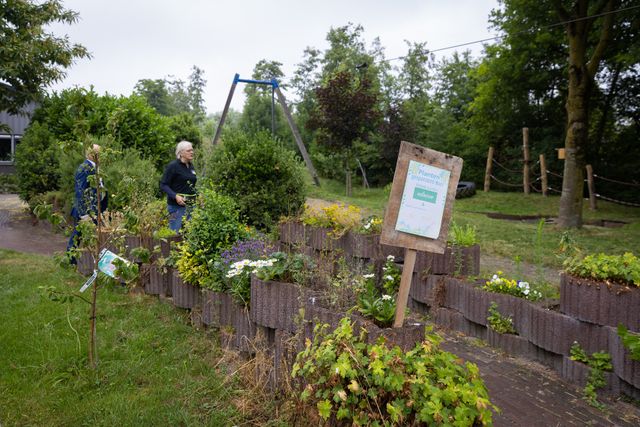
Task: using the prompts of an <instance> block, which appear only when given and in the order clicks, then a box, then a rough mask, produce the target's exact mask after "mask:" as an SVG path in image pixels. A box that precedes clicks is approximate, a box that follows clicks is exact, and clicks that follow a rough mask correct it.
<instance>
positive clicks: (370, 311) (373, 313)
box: [358, 255, 401, 327]
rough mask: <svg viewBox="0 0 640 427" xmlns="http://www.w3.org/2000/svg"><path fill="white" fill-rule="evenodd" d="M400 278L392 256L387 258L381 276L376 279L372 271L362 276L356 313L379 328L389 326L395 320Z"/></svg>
mask: <svg viewBox="0 0 640 427" xmlns="http://www.w3.org/2000/svg"><path fill="white" fill-rule="evenodd" d="M400 277H401V272H400V268H398V266H397V265H396V264H395V258H394V257H393V255H389V256H388V257H387V260H386V262H385V264H384V266H383V267H382V275H381V276H379V277H376V274H375V273H374V272H373V271H371V272H369V273H367V274H364V275H363V276H362V279H361V288H360V289H359V292H358V311H359V312H360V313H361V314H362V315H363V316H365V317H367V318H369V319H371V320H373V321H374V323H376V324H377V325H378V326H380V327H388V326H391V324H392V323H393V319H394V318H395V312H396V296H397V294H398V289H399V288H400Z"/></svg>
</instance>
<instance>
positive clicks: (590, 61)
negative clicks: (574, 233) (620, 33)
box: [553, 0, 617, 228]
mask: <svg viewBox="0 0 640 427" xmlns="http://www.w3.org/2000/svg"><path fill="white" fill-rule="evenodd" d="M553 4H554V7H555V9H556V11H557V12H558V15H560V17H561V18H562V19H563V20H565V21H567V24H565V27H566V30H567V37H568V41H569V93H568V95H567V103H566V110H567V134H566V137H565V140H564V146H565V161H564V174H563V178H562V195H561V196H560V207H559V212H558V225H559V226H560V227H562V228H569V227H581V226H582V192H583V190H584V167H585V164H586V149H587V144H588V141H589V97H590V96H591V88H592V86H593V79H594V77H595V75H596V72H597V71H598V67H599V65H600V61H601V60H602V57H603V55H604V52H605V49H606V47H607V44H608V43H609V41H610V39H611V32H612V28H613V17H614V13H613V9H614V6H615V5H617V1H616V0H605V1H603V2H601V3H599V4H598V5H597V7H596V9H595V10H592V11H591V13H590V11H589V0H577V1H576V2H575V3H574V4H573V10H572V11H571V13H570V12H569V11H568V10H567V9H565V8H564V6H563V5H562V4H561V2H560V0H553ZM602 12H605V14H604V17H603V18H602V26H601V29H600V39H599V40H598V43H597V45H596V46H595V47H594V49H593V51H592V53H591V56H590V57H588V55H587V47H588V40H589V33H590V32H591V30H592V28H593V23H594V20H595V19H596V17H597V16H598V15H601V14H602ZM589 16H592V17H591V18H590V17H589Z"/></svg>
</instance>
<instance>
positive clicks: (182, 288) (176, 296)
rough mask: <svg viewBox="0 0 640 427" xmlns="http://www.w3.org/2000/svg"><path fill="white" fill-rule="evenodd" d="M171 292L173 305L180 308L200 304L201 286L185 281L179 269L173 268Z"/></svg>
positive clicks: (193, 306) (189, 307)
mask: <svg viewBox="0 0 640 427" xmlns="http://www.w3.org/2000/svg"><path fill="white" fill-rule="evenodd" d="M172 274H173V280H172V286H171V293H172V295H173V305H175V306H176V307H179V308H187V309H193V308H195V307H197V306H199V305H200V288H199V287H197V286H194V285H192V284H190V283H185V282H184V281H183V280H182V278H181V277H180V274H179V273H178V271H177V270H173V272H172Z"/></svg>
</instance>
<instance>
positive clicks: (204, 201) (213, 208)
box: [177, 188, 248, 286]
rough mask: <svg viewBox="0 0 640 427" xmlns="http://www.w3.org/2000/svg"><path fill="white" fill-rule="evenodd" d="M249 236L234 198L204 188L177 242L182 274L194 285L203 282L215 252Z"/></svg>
mask: <svg viewBox="0 0 640 427" xmlns="http://www.w3.org/2000/svg"><path fill="white" fill-rule="evenodd" d="M247 236H248V231H247V229H246V227H245V226H244V225H243V224H242V223H241V222H240V214H239V211H238V208H237V205H236V204H235V202H234V201H233V199H231V198H230V197H227V196H224V195H222V194H218V193H217V192H216V191H215V190H213V189H211V188H203V189H202V190H201V192H200V194H199V196H198V202H197V205H196V207H195V208H194V210H193V212H192V214H191V219H190V220H188V221H187V222H186V224H185V227H184V240H183V242H182V243H181V244H180V245H179V246H178V247H179V250H180V257H179V259H178V261H177V268H178V270H179V271H180V274H181V276H182V278H183V279H184V280H185V281H187V282H188V283H191V284H192V285H198V286H204V285H205V284H206V282H207V280H208V278H209V276H210V271H209V266H210V265H212V264H213V262H214V260H215V258H216V256H217V255H218V254H219V253H220V252H221V251H223V250H224V249H226V248H228V247H230V246H231V245H232V244H233V243H234V242H236V241H237V240H240V239H243V238H246V237H247Z"/></svg>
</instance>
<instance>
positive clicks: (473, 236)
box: [449, 222, 478, 246]
mask: <svg viewBox="0 0 640 427" xmlns="http://www.w3.org/2000/svg"><path fill="white" fill-rule="evenodd" d="M449 243H450V244H452V245H455V246H473V245H475V244H477V243H478V236H477V231H476V227H474V226H472V225H469V224H467V225H466V226H464V227H463V226H461V225H458V224H456V223H455V222H453V223H451V228H450V229H449Z"/></svg>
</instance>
